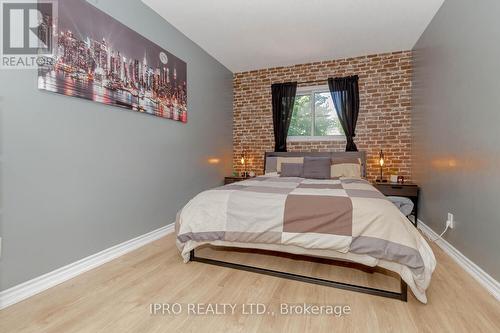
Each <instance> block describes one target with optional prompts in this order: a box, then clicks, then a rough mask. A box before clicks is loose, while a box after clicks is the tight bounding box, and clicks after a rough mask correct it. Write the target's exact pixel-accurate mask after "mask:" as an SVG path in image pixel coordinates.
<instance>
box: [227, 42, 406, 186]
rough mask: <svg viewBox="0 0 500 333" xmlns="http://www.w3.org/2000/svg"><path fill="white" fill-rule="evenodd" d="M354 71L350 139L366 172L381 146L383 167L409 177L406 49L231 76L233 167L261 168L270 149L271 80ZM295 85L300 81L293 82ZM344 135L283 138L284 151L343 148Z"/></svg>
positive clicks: (373, 171) (373, 168)
mask: <svg viewBox="0 0 500 333" xmlns="http://www.w3.org/2000/svg"><path fill="white" fill-rule="evenodd" d="M348 75H358V76H359V94H360V96H359V97H360V111H359V117H358V123H357V127H356V138H355V139H354V141H355V142H356V145H357V146H358V149H359V150H364V151H366V152H367V177H368V179H370V180H374V179H375V178H376V177H377V175H378V174H379V172H380V171H379V167H378V161H377V159H378V153H379V151H380V149H383V150H384V154H385V157H386V166H385V167H384V174H385V175H387V176H388V175H389V170H392V169H394V170H397V172H398V174H399V175H402V176H404V177H405V178H406V179H410V176H411V175H410V172H411V151H410V150H411V136H410V130H411V128H410V120H411V115H410V112H411V77H412V54H411V51H401V52H393V53H384V54H376V55H368V56H362V57H356V58H349V59H340V60H332V61H322V62H314V63H309V64H301V65H294V66H288V67H276V68H269V69H260V70H255V71H249V72H242V73H235V74H234V79H233V86H234V100H233V113H234V114H233V116H234V118H233V169H234V170H235V171H238V172H240V171H242V170H243V166H242V165H241V164H240V162H239V161H240V159H241V156H242V153H243V152H244V153H245V156H247V166H246V170H247V171H255V172H256V173H257V174H262V173H263V168H264V158H263V156H264V152H266V151H273V150H274V135H273V120H272V105H271V84H273V83H279V82H287V81H297V82H301V81H315V80H325V82H324V83H319V84H320V85H321V84H327V82H326V79H327V78H328V77H341V76H348ZM299 86H301V85H300V84H299ZM345 144H346V142H345V140H342V141H319V142H289V143H288V144H287V147H288V151H343V150H344V149H345Z"/></svg>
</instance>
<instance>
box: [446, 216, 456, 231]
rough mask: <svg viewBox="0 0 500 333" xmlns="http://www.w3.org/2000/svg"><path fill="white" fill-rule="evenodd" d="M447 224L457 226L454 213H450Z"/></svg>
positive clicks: (452, 226)
mask: <svg viewBox="0 0 500 333" xmlns="http://www.w3.org/2000/svg"><path fill="white" fill-rule="evenodd" d="M446 224H449V225H450V229H453V228H455V219H454V217H453V214H452V213H448V220H447V221H446Z"/></svg>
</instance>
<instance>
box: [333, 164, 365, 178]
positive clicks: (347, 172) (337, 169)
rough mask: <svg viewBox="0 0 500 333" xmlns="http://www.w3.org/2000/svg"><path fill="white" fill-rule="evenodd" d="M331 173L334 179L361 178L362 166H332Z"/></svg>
mask: <svg viewBox="0 0 500 333" xmlns="http://www.w3.org/2000/svg"><path fill="white" fill-rule="evenodd" d="M330 172H331V176H332V177H346V178H361V164H359V163H340V164H332V166H331V171H330Z"/></svg>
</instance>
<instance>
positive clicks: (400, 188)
mask: <svg viewBox="0 0 500 333" xmlns="http://www.w3.org/2000/svg"><path fill="white" fill-rule="evenodd" d="M372 185H373V186H374V187H375V188H376V189H377V190H379V191H380V192H382V194H383V195H385V196H395V197H405V198H408V199H410V200H411V201H412V202H413V205H414V206H413V212H412V213H413V216H415V221H414V222H413V224H414V225H415V227H416V226H417V223H418V192H419V190H420V189H419V187H418V185H417V184H413V183H403V184H399V183H376V182H375V183H372Z"/></svg>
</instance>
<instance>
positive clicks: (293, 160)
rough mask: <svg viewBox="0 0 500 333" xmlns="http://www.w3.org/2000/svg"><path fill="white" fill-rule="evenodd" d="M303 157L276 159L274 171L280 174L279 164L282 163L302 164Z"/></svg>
mask: <svg viewBox="0 0 500 333" xmlns="http://www.w3.org/2000/svg"><path fill="white" fill-rule="evenodd" d="M303 162H304V158H303V157H278V159H277V161H276V171H277V172H278V173H280V172H281V164H282V163H303Z"/></svg>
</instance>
